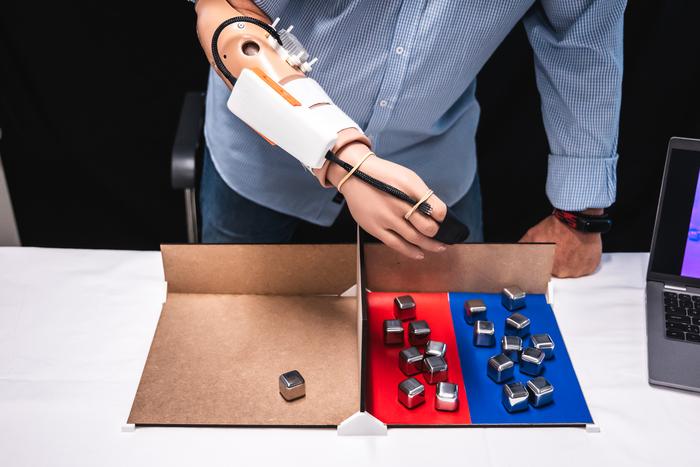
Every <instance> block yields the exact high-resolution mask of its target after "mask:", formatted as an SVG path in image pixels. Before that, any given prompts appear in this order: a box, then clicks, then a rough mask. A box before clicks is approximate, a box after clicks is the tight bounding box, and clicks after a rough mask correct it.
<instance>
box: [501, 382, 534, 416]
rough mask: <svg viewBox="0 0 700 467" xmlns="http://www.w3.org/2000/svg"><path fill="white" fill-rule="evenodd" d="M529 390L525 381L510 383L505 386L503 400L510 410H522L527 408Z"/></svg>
mask: <svg viewBox="0 0 700 467" xmlns="http://www.w3.org/2000/svg"><path fill="white" fill-rule="evenodd" d="M527 398H528V392H527V389H525V386H523V383H508V384H506V385H504V386H503V396H502V397H501V402H503V407H505V408H506V410H507V411H508V412H511V413H512V412H520V411H522V410H526V409H527V407H528V405H527Z"/></svg>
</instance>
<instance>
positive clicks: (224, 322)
mask: <svg viewBox="0 0 700 467" xmlns="http://www.w3.org/2000/svg"><path fill="white" fill-rule="evenodd" d="M228 248H231V247H228ZM232 249H233V248H232ZM164 250H165V249H164ZM170 253H172V251H171V252H170ZM189 253H190V252H188V254H187V255H185V257H187V256H188V255H189ZM212 253H213V252H212ZM218 253H219V254H223V253H224V252H223V251H219V252H218ZM164 256H165V255H164ZM180 257H181V256H180ZM169 258H170V260H173V259H174V257H173V256H172V255H170V256H169ZM353 258H354V254H352V252H351V259H353ZM220 259H222V258H220ZM189 260H191V257H189V259H186V260H185V262H187V261H189ZM223 260H224V261H226V259H225V258H223ZM316 261H320V260H319V259H317V260H316ZM229 265H231V263H230V262H229ZM171 266H176V269H178V273H177V274H178V275H177V278H178V280H182V279H183V277H184V276H185V275H187V274H188V273H187V271H184V270H181V269H180V267H181V266H184V264H178V265H173V264H171ZM190 267H194V265H192V264H190ZM300 268H301V269H303V267H302V266H301V265H300ZM257 269H258V271H259V272H260V271H262V270H261V269H259V268H257ZM352 270H353V280H354V265H353V269H352ZM171 273H172V270H171ZM197 274H198V271H191V273H190V274H189V275H190V276H192V275H194V276H197ZM224 275H225V274H224ZM273 275H274V273H273ZM170 277H171V278H172V277H173V275H172V274H171V276H170ZM302 277H303V276H302ZM198 280H200V279H199V278H197V279H195V283H196V284H197V287H195V290H202V289H204V288H207V286H206V284H205V283H204V282H197V281H198ZM307 280H308V277H307ZM184 285H186V284H180V286H184ZM249 286H250V287H251V289H252V290H262V289H259V288H258V287H257V286H255V285H253V284H250V285H249ZM213 287H218V288H220V289H225V288H227V286H226V284H225V283H224V282H222V281H220V282H217V283H216V284H215V286H213ZM230 287H233V286H230ZM273 287H275V286H273ZM275 290H277V291H279V290H282V286H280V285H277V286H276V289H275ZM358 352H359V351H358V348H357V304H356V299H355V298H354V297H350V298H340V297H330V296H323V297H319V296H316V297H314V296H264V295H227V294H222V295H215V294H201V293H198V294H179V293H170V294H169V295H168V299H167V301H166V303H165V305H164V306H163V311H162V313H161V317H160V320H159V322H158V328H157V330H156V334H155V336H154V338H153V343H152V345H151V350H150V353H149V355H148V359H147V361H146V366H145V368H144V371H143V375H142V377H141V382H140V384H139V387H138V391H137V394H136V397H135V399H134V404H133V407H132V410H131V414H130V416H129V420H128V422H129V423H133V424H137V425H152V424H155V425H314V426H316V425H318V426H332V425H337V424H339V423H340V422H341V421H342V420H344V419H345V418H347V417H349V416H350V415H352V414H353V413H355V412H356V411H358V410H359V406H360V402H359V401H360V395H359V386H360V383H359V369H358V360H359V355H358ZM293 369H297V370H299V371H300V372H301V374H302V375H303V376H304V378H305V380H306V394H307V395H306V397H305V398H302V399H299V400H296V401H292V402H286V401H285V400H283V399H282V397H281V396H280V395H279V393H278V377H279V375H280V374H281V373H284V372H286V371H289V370H293Z"/></svg>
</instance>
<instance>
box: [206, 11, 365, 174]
mask: <svg viewBox="0 0 700 467" xmlns="http://www.w3.org/2000/svg"><path fill="white" fill-rule="evenodd" d="M277 22H278V21H277V20H276V21H275V22H274V23H273V24H272V25H267V24H265V23H262V22H260V21H258V20H256V19H254V18H249V17H234V18H231V19H229V20H227V21H225V22H223V23H221V25H220V26H219V27H218V28H217V29H216V31H215V32H214V35H213V38H212V56H213V59H214V64H215V65H216V66H217V68H218V69H219V71H220V72H221V73H222V74H223V75H224V76H226V78H228V79H229V81H231V76H227V75H230V71H229V70H228V68H227V66H226V63H224V59H227V58H229V56H228V55H224V56H223V58H222V56H221V55H220V52H219V50H218V41H219V36H220V35H221V33H222V32H223V30H224V29H225V28H229V29H231V30H233V31H234V34H237V35H239V36H241V38H243V39H244V40H242V41H239V42H240V50H236V49H235V48H234V49H233V50H232V51H231V52H232V55H233V56H234V57H231V58H235V55H237V54H238V55H239V56H240V57H239V58H240V59H241V62H240V64H242V65H245V66H244V67H242V68H241V70H240V72H239V74H238V78H233V79H234V80H235V84H234V85H233V90H232V91H231V96H230V97H229V99H228V103H227V105H228V108H229V110H231V112H233V114H234V115H236V116H237V117H239V118H240V119H241V120H243V121H244V122H245V123H246V124H247V125H248V126H250V127H251V128H253V129H254V130H255V131H256V132H258V133H259V134H260V135H262V136H263V137H264V138H265V139H266V140H267V141H268V142H270V143H271V144H275V145H277V146H279V147H280V148H282V149H284V150H285V151H286V152H288V153H289V154H291V155H292V156H293V157H295V158H296V159H298V160H299V161H300V162H301V163H302V164H303V165H304V166H305V167H306V168H307V169H309V170H311V169H319V168H321V167H322V166H323V164H324V162H325V161H326V153H328V151H330V150H331V148H333V147H334V146H335V144H336V143H337V141H338V133H340V132H341V131H343V130H346V129H349V128H352V129H355V130H357V131H358V132H359V133H360V134H362V130H361V129H360V127H359V126H358V125H357V123H355V122H354V121H353V120H352V119H351V118H350V117H349V116H348V115H347V114H345V112H343V111H342V110H341V109H340V108H339V107H338V106H336V105H335V104H334V103H333V101H332V100H331V98H330V97H329V96H328V94H326V92H325V91H324V90H323V88H322V87H321V86H320V85H319V84H318V83H317V82H316V81H315V80H313V79H312V78H309V77H307V76H305V75H304V73H305V72H309V71H311V67H312V65H313V64H314V63H315V62H316V59H313V60H311V61H308V58H309V55H308V53H307V52H306V50H305V49H304V47H303V46H302V45H301V43H300V42H299V41H298V40H297V38H296V37H295V36H294V35H293V34H291V32H290V30H291V29H292V26H290V27H289V28H288V29H287V30H285V29H281V30H279V31H277V30H276V29H275V26H276V25H277ZM253 28H254V29H256V30H258V31H257V32H258V33H259V32H261V31H264V32H265V33H266V34H267V37H266V38H265V42H266V43H265V44H262V43H260V40H259V38H256V37H253V36H252V34H251V32H249V31H248V29H253ZM263 48H264V50H263ZM271 54H276V55H278V57H279V61H280V62H281V63H286V64H287V66H288V67H289V68H290V69H291V70H294V71H296V72H297V73H298V74H295V75H294V76H292V78H293V79H288V80H284V79H276V77H274V76H271V74H270V73H268V72H266V70H264V69H263V67H262V65H263V64H268V65H269V64H270V61H271V58H274V57H270V55H271ZM255 57H259V58H260V63H257V64H256V63H255V61H254V60H255ZM256 65H257V66H256ZM278 68H279V65H278V67H276V68H275V69H273V70H272V71H277V70H278ZM277 78H278V77H277ZM232 84H233V82H232Z"/></svg>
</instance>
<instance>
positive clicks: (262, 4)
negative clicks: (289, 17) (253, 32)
mask: <svg viewBox="0 0 700 467" xmlns="http://www.w3.org/2000/svg"><path fill="white" fill-rule="evenodd" d="M288 3H289V0H255V4H256V5H257V6H258V8H260V9H261V10H262V11H264V12H265V14H266V15H267V16H268V17H269V18H270V21H274V20H275V18H277V17H278V16H280V14H281V13H282V10H284V9H285V7H286V6H287V4H288Z"/></svg>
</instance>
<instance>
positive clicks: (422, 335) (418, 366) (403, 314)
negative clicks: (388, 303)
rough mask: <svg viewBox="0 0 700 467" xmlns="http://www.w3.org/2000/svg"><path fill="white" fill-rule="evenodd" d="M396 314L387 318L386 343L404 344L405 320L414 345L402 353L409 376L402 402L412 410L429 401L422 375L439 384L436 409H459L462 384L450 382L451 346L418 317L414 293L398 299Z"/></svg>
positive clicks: (400, 390) (400, 392)
mask: <svg viewBox="0 0 700 467" xmlns="http://www.w3.org/2000/svg"><path fill="white" fill-rule="evenodd" d="M394 317H395V319H388V320H385V321H384V344H385V345H403V343H404V327H403V322H405V321H409V323H408V342H409V343H410V344H411V347H408V348H405V349H403V350H401V351H400V352H399V368H400V369H401V371H402V372H403V373H404V374H405V375H406V376H408V378H407V379H405V380H403V381H402V382H401V383H399V388H398V399H399V402H401V403H402V404H403V405H404V406H405V407H407V408H409V409H413V408H415V407H418V406H419V405H421V404H423V403H424V402H425V386H424V385H423V383H421V382H420V381H419V380H418V379H417V378H416V377H415V376H417V375H418V374H422V375H423V379H424V380H425V382H426V383H427V384H431V385H433V384H434V385H436V388H435V409H437V410H443V411H450V412H453V411H455V410H457V409H458V408H459V397H458V392H459V387H458V386H457V384H454V383H450V382H449V381H447V361H446V359H445V354H446V351H447V345H446V344H445V343H443V342H439V341H435V340H431V339H430V334H431V332H430V326H429V325H428V323H427V322H425V321H424V320H416V302H415V301H414V300H413V297H411V296H410V295H402V296H400V297H396V298H395V299H394ZM421 349H422V350H423V352H421Z"/></svg>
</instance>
